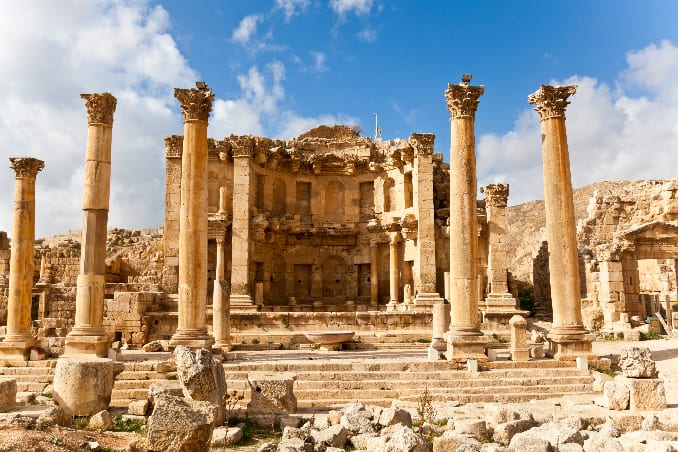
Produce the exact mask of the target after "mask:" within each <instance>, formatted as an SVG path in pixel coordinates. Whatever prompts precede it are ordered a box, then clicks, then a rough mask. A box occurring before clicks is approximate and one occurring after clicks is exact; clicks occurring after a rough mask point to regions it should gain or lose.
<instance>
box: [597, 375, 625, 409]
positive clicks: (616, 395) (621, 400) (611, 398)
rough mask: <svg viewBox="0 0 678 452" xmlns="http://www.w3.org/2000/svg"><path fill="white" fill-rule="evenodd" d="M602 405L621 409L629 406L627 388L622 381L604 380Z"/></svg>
mask: <svg viewBox="0 0 678 452" xmlns="http://www.w3.org/2000/svg"><path fill="white" fill-rule="evenodd" d="M602 403H603V404H602V406H603V407H604V408H607V409H609V410H615V411H623V410H625V409H627V408H628V407H629V388H628V387H627V386H626V385H625V384H622V383H616V382H614V381H606V382H605V384H604V385H603V402H602Z"/></svg>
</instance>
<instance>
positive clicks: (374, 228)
mask: <svg viewBox="0 0 678 452" xmlns="http://www.w3.org/2000/svg"><path fill="white" fill-rule="evenodd" d="M383 230H384V229H383V228H382V226H381V220H379V219H378V218H372V219H371V220H370V221H368V222H367V232H369V233H370V234H380V233H381V232H383Z"/></svg>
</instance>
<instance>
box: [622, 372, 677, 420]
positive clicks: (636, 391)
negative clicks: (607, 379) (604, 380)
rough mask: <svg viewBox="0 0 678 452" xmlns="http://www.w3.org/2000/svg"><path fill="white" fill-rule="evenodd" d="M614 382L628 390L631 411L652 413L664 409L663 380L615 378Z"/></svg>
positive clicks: (664, 392) (664, 393)
mask: <svg viewBox="0 0 678 452" xmlns="http://www.w3.org/2000/svg"><path fill="white" fill-rule="evenodd" d="M614 380H615V382H619V383H621V384H624V385H625V386H626V387H627V388H629V408H630V409H631V411H654V410H664V409H666V391H665V388H664V380H660V379H656V378H652V379H650V378H624V377H621V376H618V377H615V379H614Z"/></svg>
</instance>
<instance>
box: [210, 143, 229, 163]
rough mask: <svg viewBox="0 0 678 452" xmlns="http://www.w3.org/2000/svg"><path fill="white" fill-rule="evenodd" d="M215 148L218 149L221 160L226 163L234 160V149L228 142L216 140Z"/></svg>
mask: <svg viewBox="0 0 678 452" xmlns="http://www.w3.org/2000/svg"><path fill="white" fill-rule="evenodd" d="M214 147H215V148H216V151H217V154H218V155H219V160H221V161H222V162H225V161H226V160H229V159H232V158H233V149H232V146H231V143H229V142H228V141H226V140H215V141H214Z"/></svg>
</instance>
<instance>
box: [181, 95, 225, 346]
mask: <svg viewBox="0 0 678 452" xmlns="http://www.w3.org/2000/svg"><path fill="white" fill-rule="evenodd" d="M174 97H176V98H177V99H178V100H179V103H180V105H181V110H182V112H183V114H184V140H183V150H182V159H181V205H180V207H179V318H178V327H177V331H176V333H175V334H174V336H172V339H171V340H170V346H171V347H176V346H177V345H184V346H186V347H189V348H193V349H195V348H207V349H209V348H210V347H211V346H212V344H213V343H214V338H213V337H212V336H210V335H209V334H208V333H207V327H206V321H207V312H206V308H207V306H206V304H207V224H208V219H207V125H208V120H209V114H210V112H211V111H212V100H213V99H214V94H212V90H211V89H207V88H204V89H196V88H192V89H178V88H176V89H175V90H174Z"/></svg>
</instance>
